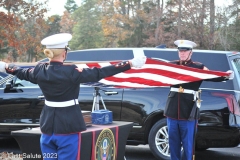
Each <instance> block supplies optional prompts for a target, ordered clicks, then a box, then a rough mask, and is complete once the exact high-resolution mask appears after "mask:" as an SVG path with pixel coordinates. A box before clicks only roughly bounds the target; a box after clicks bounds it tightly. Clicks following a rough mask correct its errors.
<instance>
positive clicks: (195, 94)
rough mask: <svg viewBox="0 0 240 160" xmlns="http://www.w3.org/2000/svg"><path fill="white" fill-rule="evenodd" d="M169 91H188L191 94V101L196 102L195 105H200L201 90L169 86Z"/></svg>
mask: <svg viewBox="0 0 240 160" xmlns="http://www.w3.org/2000/svg"><path fill="white" fill-rule="evenodd" d="M170 91H172V92H179V93H188V94H193V101H196V102H197V107H198V108H200V107H201V101H202V100H201V90H199V91H194V90H191V89H184V88H181V87H180V88H173V87H171V89H170Z"/></svg>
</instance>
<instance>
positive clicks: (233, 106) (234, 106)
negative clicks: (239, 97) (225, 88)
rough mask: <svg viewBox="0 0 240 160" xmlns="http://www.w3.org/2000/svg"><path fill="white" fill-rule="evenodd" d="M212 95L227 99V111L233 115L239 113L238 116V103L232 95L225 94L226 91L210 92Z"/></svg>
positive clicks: (239, 110)
mask: <svg viewBox="0 0 240 160" xmlns="http://www.w3.org/2000/svg"><path fill="white" fill-rule="evenodd" d="M212 95H213V96H217V97H223V98H225V99H226V101H227V104H228V108H229V111H230V112H231V113H233V114H235V115H239V116H240V109H239V105H238V103H237V101H236V98H235V97H234V95H232V94H226V93H218V92H214V93H212Z"/></svg>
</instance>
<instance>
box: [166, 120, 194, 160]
mask: <svg viewBox="0 0 240 160" xmlns="http://www.w3.org/2000/svg"><path fill="white" fill-rule="evenodd" d="M167 126H168V136H169V146H170V158H171V160H181V157H182V156H183V160H192V157H193V149H194V147H195V146H194V134H195V132H196V131H197V129H196V127H197V120H194V121H188V120H175V119H171V118H167ZM195 130H196V131H195ZM181 147H183V150H184V152H183V155H181Z"/></svg>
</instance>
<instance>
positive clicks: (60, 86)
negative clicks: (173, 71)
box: [6, 33, 146, 160]
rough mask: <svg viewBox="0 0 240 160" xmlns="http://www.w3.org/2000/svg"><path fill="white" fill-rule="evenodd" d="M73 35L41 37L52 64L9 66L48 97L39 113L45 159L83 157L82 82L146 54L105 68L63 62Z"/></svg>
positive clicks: (126, 65)
mask: <svg viewBox="0 0 240 160" xmlns="http://www.w3.org/2000/svg"><path fill="white" fill-rule="evenodd" d="M71 38H72V35H71V34H68V33H62V34H56V35H52V36H49V37H47V38H45V39H43V40H42V42H41V43H42V44H43V45H46V49H45V50H44V54H45V55H46V56H47V57H48V58H49V59H50V62H49V63H39V64H37V65H36V66H35V67H34V68H19V67H18V66H16V65H14V64H9V65H8V66H7V69H6V71H7V73H10V74H13V75H16V76H17V77H18V78H19V79H24V80H27V81H30V82H32V83H35V84H38V85H39V87H40V88H41V90H42V92H43V95H44V97H45V105H44V107H43V109H42V112H41V115H40V128H41V132H42V135H41V139H40V144H41V151H42V155H43V158H44V159H45V160H48V159H59V160H70V159H80V157H79V152H80V148H79V147H80V144H81V142H80V140H81V136H80V133H81V132H82V131H84V130H86V125H85V122H84V119H83V116H82V113H81V108H80V107H79V104H78V95H79V90H80V87H79V86H80V83H85V82H97V81H99V80H101V79H102V78H105V77H108V76H112V75H114V74H117V73H120V72H123V71H126V70H129V69H130V68H131V66H133V67H141V66H142V65H143V64H144V63H145V61H146V57H140V58H134V59H132V60H130V61H124V62H121V63H118V64H116V65H110V66H106V67H103V68H91V69H90V68H78V67H77V66H76V65H65V64H63V61H64V59H65V58H66V56H67V50H68V48H67V47H66V46H67V45H68V41H70V40H71Z"/></svg>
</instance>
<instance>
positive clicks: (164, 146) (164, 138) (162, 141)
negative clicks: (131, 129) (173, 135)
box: [155, 126, 170, 157]
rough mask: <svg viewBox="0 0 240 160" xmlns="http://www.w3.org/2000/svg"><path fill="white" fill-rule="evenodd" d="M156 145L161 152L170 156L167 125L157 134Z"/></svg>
mask: <svg viewBox="0 0 240 160" xmlns="http://www.w3.org/2000/svg"><path fill="white" fill-rule="evenodd" d="M155 145H156V148H157V149H158V151H159V152H161V154H163V155H164V156H167V157H170V150H169V141H168V130H167V126H164V127H162V128H160V129H159V130H158V132H157V134H156V136H155Z"/></svg>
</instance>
